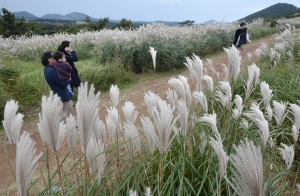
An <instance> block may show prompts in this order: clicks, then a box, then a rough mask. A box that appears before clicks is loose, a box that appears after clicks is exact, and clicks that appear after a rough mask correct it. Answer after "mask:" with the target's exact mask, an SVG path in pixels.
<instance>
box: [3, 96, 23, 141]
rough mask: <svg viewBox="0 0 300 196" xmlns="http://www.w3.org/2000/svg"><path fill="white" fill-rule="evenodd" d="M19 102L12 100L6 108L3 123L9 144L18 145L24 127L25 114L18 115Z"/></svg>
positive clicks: (7, 103)
mask: <svg viewBox="0 0 300 196" xmlns="http://www.w3.org/2000/svg"><path fill="white" fill-rule="evenodd" d="M18 108H19V106H18V102H15V101H14V100H10V101H8V102H6V104H5V108H4V120H3V121H2V124H3V127H4V130H5V132H6V135H7V138H8V140H9V142H10V143H11V144H13V145H16V144H17V142H18V140H19V135H20V131H21V127H22V125H23V117H24V115H23V114H20V113H17V111H18Z"/></svg>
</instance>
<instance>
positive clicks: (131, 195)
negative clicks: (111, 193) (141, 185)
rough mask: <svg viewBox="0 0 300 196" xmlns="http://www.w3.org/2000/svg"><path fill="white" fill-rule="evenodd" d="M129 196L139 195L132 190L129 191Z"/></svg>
mask: <svg viewBox="0 0 300 196" xmlns="http://www.w3.org/2000/svg"><path fill="white" fill-rule="evenodd" d="M128 196H138V194H137V192H136V191H134V190H132V189H130V190H129V193H128Z"/></svg>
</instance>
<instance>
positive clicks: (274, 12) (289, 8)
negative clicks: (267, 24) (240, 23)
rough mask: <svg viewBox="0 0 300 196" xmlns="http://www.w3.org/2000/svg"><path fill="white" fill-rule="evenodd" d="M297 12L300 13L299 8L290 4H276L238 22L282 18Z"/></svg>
mask: <svg viewBox="0 0 300 196" xmlns="http://www.w3.org/2000/svg"><path fill="white" fill-rule="evenodd" d="M298 12H300V8H298V7H296V6H294V5H292V4H287V3H277V4H275V5H272V6H270V7H267V8H265V9H263V10H260V11H258V12H255V13H253V14H250V15H249V16H246V17H245V18H242V19H240V20H244V21H246V22H251V21H253V20H254V19H256V18H272V17H283V16H285V15H287V14H291V13H298Z"/></svg>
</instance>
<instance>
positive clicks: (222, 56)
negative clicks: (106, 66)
mask: <svg viewBox="0 0 300 196" xmlns="http://www.w3.org/2000/svg"><path fill="white" fill-rule="evenodd" d="M273 41H274V39H273V36H268V37H265V38H262V39H259V40H256V41H253V42H252V43H250V44H246V45H245V47H244V49H243V51H242V52H241V56H242V62H241V69H242V70H243V69H245V68H246V66H247V65H251V64H252V63H255V61H256V56H255V55H254V52H255V50H256V49H257V48H258V47H259V46H260V44H261V43H263V42H266V43H267V44H268V45H270V44H271V43H273ZM247 53H251V54H252V56H253V57H252V58H251V60H249V59H248V57H247ZM200 58H201V59H202V60H203V61H204V60H205V59H206V58H209V59H211V60H212V62H213V65H214V66H215V68H216V69H217V70H218V71H219V72H220V73H221V72H222V71H221V70H222V66H221V64H222V63H224V64H226V65H227V64H228V60H227V54H226V52H220V53H217V54H214V55H211V56H208V57H204V58H202V57H200ZM178 75H183V76H186V77H187V78H188V79H190V74H189V71H188V69H187V68H186V69H182V70H173V71H171V72H170V73H168V74H167V75H164V76H162V75H161V74H156V75H154V74H150V77H149V73H147V74H140V75H137V76H136V77H137V78H138V82H137V84H135V85H133V86H132V87H130V88H128V89H124V90H120V104H119V106H118V107H119V108H118V109H119V111H121V109H122V106H123V104H124V103H125V101H131V102H132V103H133V104H134V105H135V107H136V110H137V111H138V112H139V117H140V116H141V115H143V114H146V113H147V112H146V110H147V107H146V104H145V103H144V95H145V93H147V92H148V91H152V92H154V93H156V94H158V95H159V96H160V97H161V98H162V99H165V97H166V95H165V92H166V90H167V89H168V88H169V87H170V86H169V85H168V84H167V83H168V80H169V79H170V78H172V77H174V78H178ZM100 99H101V103H100V106H99V116H100V119H101V120H102V121H103V122H105V116H106V115H107V111H106V108H107V107H109V106H112V105H113V104H112V101H111V99H110V96H109V93H108V92H105V93H101V95H100ZM39 112H40V111H39V110H37V111H34V112H33V113H34V114H33V115H32V116H31V117H30V118H26V120H25V121H24V124H23V127H22V131H27V132H29V133H30V134H31V138H32V139H33V140H34V141H35V142H36V148H37V153H40V152H43V151H44V148H43V143H42V141H41V138H40V135H39V132H38V129H37V123H38V121H39V120H38V113H39ZM75 113H76V111H75V109H74V114H75ZM139 117H138V118H139ZM4 138H5V132H4V131H3V130H2V131H0V194H3V193H5V192H6V191H9V192H11V194H12V195H14V194H15V189H16V185H15V179H14V176H13V173H12V170H11V169H10V166H9V164H8V161H7V160H9V162H10V164H11V167H12V169H13V172H15V156H16V153H15V150H16V149H15V147H14V146H13V145H11V144H9V142H7V144H6V152H7V153H5V145H4ZM64 149H65V150H64V151H66V150H67V145H66V146H65V147H64ZM63 153H64V152H63ZM6 154H7V155H8V158H7V159H6ZM50 156H52V157H51V159H50V164H51V166H52V168H55V167H56V164H55V161H54V156H53V153H52V154H50ZM52 163H53V164H52ZM39 164H40V165H41V167H43V168H45V162H44V161H43V159H41V160H40V161H39Z"/></svg>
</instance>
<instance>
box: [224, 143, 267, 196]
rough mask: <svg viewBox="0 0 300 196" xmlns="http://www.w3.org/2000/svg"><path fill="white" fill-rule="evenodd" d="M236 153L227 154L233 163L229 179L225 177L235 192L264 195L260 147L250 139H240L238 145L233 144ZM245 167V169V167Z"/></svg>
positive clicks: (242, 195)
mask: <svg viewBox="0 0 300 196" xmlns="http://www.w3.org/2000/svg"><path fill="white" fill-rule="evenodd" d="M233 148H234V149H235V151H236V154H231V155H230V156H229V161H230V162H231V164H232V165H233V167H231V172H232V173H233V176H232V178H231V179H228V178H227V177H225V179H226V180H227V182H228V183H229V184H230V186H231V187H232V188H233V189H234V191H235V193H236V194H237V195H240V196H244V195H256V196H260V195H265V189H264V176H263V174H264V173H263V159H262V154H261V150H260V147H259V146H258V147H256V146H255V145H254V144H253V142H252V141H250V142H249V141H248V139H247V138H246V141H245V142H243V141H241V144H240V145H239V146H235V145H233ZM245 168H246V169H245Z"/></svg>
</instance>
